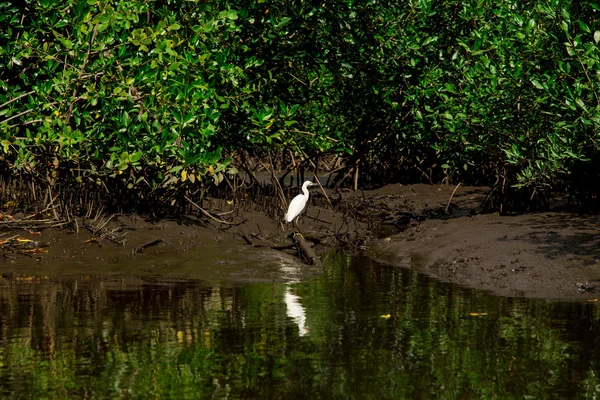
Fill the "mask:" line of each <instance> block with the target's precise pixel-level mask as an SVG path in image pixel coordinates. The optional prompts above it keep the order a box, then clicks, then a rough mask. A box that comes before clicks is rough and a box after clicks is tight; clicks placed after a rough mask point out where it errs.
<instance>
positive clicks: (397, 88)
mask: <svg viewBox="0 0 600 400" xmlns="http://www.w3.org/2000/svg"><path fill="white" fill-rule="evenodd" d="M17 4H19V5H17ZM599 10H600V7H598V6H596V5H595V4H593V3H592V2H587V1H583V2H573V1H567V0H539V1H530V2H525V3H524V2H518V1H509V0H471V1H466V2H450V1H433V0H403V1H399V2H389V3H388V2H356V1H353V0H337V1H327V0H321V1H312V0H304V1H300V0H297V1H275V2H265V1H261V0H259V1H247V0H223V1H220V2H204V1H179V0H164V1H152V2H146V1H137V0H125V1H108V0H87V1H81V0H67V1H59V0H38V1H31V0H30V1H25V2H19V3H16V2H7V1H3V2H0V27H1V28H0V142H1V144H2V146H1V147H0V152H1V154H2V157H3V160H4V165H5V167H7V168H9V169H10V170H12V171H15V170H16V171H19V172H20V173H24V174H29V173H31V174H32V175H36V174H37V175H38V176H39V173H40V172H41V171H46V172H48V173H45V174H42V176H44V179H45V178H46V177H48V178H49V179H53V178H54V179H55V178H56V171H57V170H61V171H63V172H64V173H66V174H67V175H68V174H70V175H69V176H72V177H76V178H77V179H78V180H91V181H94V182H102V183H103V184H106V182H110V181H111V178H112V181H113V182H117V181H118V182H121V183H122V184H124V185H126V186H128V187H129V188H134V187H135V188H138V189H139V188H142V187H145V188H147V189H150V190H154V189H155V188H157V187H182V186H181V184H182V183H183V187H184V188H185V187H186V185H194V184H197V180H200V179H201V178H204V177H208V178H210V177H212V178H213V179H214V180H215V181H216V182H219V181H221V180H222V179H223V173H224V172H226V171H228V170H229V172H234V171H233V170H232V167H231V165H230V161H229V159H230V158H229V157H230V156H231V155H232V154H234V152H235V151H236V150H240V149H243V150H246V151H248V152H249V153H250V154H255V155H260V154H265V153H266V152H272V153H274V154H279V155H287V154H290V152H291V153H292V154H294V155H296V156H300V157H301V158H309V157H315V156H316V155H319V154H323V153H333V154H338V155H342V156H344V157H345V158H346V160H347V166H348V168H353V167H354V166H360V169H359V170H360V171H361V172H363V173H364V175H363V176H368V177H370V178H372V179H382V178H383V179H393V180H398V179H404V180H418V179H421V180H422V179H425V180H430V181H432V182H439V181H441V180H442V179H444V178H445V177H448V178H449V179H450V180H452V181H454V182H458V181H470V182H474V183H486V184H494V182H496V184H497V186H501V187H502V189H503V191H504V189H505V188H506V187H509V186H513V187H522V188H524V189H527V190H526V191H527V193H528V194H531V193H532V190H539V189H544V188H550V187H556V186H557V185H563V184H566V185H571V187H572V188H576V187H580V188H581V187H582V184H585V185H589V184H590V183H594V182H596V181H600V180H598V173H597V172H596V171H597V170H596V169H595V168H594V167H595V166H596V165H597V164H598V161H599V159H598V150H597V139H598V132H599V130H598V125H599V124H600V103H599V99H598V96H599V94H598V84H599V82H598V75H597V71H598V69H599V68H600V51H599V49H598V45H597V44H598V42H599V41H600V24H599V23H598V13H599ZM53 171H54V172H53ZM65 171H66V172H65ZM34 172H35V173H34ZM63 175H64V174H63ZM582 178H583V179H582ZM109 185H110V184H109ZM585 185H584V186H585ZM596 187H597V185H596ZM594 190H595V189H594Z"/></svg>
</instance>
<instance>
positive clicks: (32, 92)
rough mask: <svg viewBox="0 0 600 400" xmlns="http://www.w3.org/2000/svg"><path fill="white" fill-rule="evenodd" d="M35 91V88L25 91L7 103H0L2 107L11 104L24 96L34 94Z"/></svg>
mask: <svg viewBox="0 0 600 400" xmlns="http://www.w3.org/2000/svg"><path fill="white" fill-rule="evenodd" d="M34 93H35V90H32V91H31V92H27V93H23V94H22V95H19V96H17V97H15V98H14V99H12V100H9V101H7V102H6V103H3V104H0V108H2V107H5V106H7V105H9V104H10V103H12V102H13V101H17V100H19V99H21V98H23V97H25V96H28V95H30V94H34Z"/></svg>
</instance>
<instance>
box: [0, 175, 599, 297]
mask: <svg viewBox="0 0 600 400" xmlns="http://www.w3.org/2000/svg"><path fill="white" fill-rule="evenodd" d="M487 191H488V189H487V188H479V187H462V186H461V187H459V188H456V187H455V186H448V185H441V186H431V185H410V186H403V185H389V186H385V187H383V188H380V189H377V190H372V191H357V192H351V191H343V192H340V191H331V192H328V198H326V197H325V196H324V195H321V194H319V193H318V192H316V193H315V192H313V196H311V204H310V205H309V207H308V209H307V212H306V215H304V216H303V217H302V218H301V219H300V222H299V229H300V231H301V232H302V234H303V236H304V238H306V240H308V241H310V242H312V243H314V244H315V247H314V250H315V251H316V253H317V254H318V255H319V256H320V257H322V258H324V257H327V256H328V254H331V251H332V250H334V249H335V248H336V247H339V246H344V247H346V250H347V251H350V252H360V253H366V254H367V255H368V256H369V257H370V258H372V259H374V260H376V261H379V262H382V263H385V264H388V265H390V266H395V267H404V268H412V269H415V270H417V271H419V272H422V273H425V274H427V275H430V276H433V277H436V278H439V279H441V280H444V281H449V282H453V283H455V284H458V285H461V286H469V287H473V288H479V289H484V290H488V291H491V292H494V293H496V294H500V295H505V296H525V297H538V298H552V299H555V298H560V299H569V300H576V301H594V300H595V299H596V297H600V269H599V268H600V247H599V245H600V235H599V234H598V232H599V228H600V216H598V215H593V214H591V215H587V214H578V213H574V212H558V211H553V212H546V213H530V214H521V215H516V216H501V215H498V214H483V213H480V211H481V205H482V203H483V202H484V201H485V197H486V194H487ZM332 203H333V204H332ZM206 207H207V208H208V209H210V210H211V212H214V213H215V215H217V214H219V215H227V216H228V220H229V221H232V224H231V225H224V224H220V223H218V222H216V221H214V220H210V219H200V218H187V217H186V218H182V219H177V220H150V219H146V218H143V217H141V216H128V215H116V216H114V217H113V218H111V220H110V221H109V222H107V224H106V229H107V230H110V231H114V232H118V239H119V240H114V241H111V240H107V239H106V238H102V239H100V240H95V239H98V238H94V234H93V233H92V232H90V231H89V230H85V229H82V228H81V229H79V232H78V233H76V232H74V229H72V228H62V229H61V228H47V229H40V230H37V231H36V230H28V229H18V230H12V231H6V230H5V231H4V232H2V236H1V237H0V241H1V240H2V238H7V237H14V236H15V235H18V236H19V238H21V239H25V240H33V241H36V242H40V243H44V246H43V250H40V251H39V252H33V253H29V254H26V253H19V252H15V251H11V250H10V249H7V248H3V249H2V250H3V254H2V257H1V258H0V274H1V275H2V277H3V278H4V279H11V278H15V277H16V278H18V277H25V278H27V277H36V279H39V278H41V279H44V278H45V277H57V276H71V275H93V276H98V275H107V276H111V277H120V276H123V277H131V276H136V277H140V276H143V277H146V278H147V279H152V278H153V277H160V278H172V279H199V280H206V281H213V282H222V283H232V284H237V283H245V282H272V281H276V282H293V281H301V280H304V279H307V278H309V277H311V276H314V275H315V274H319V273H321V271H322V268H321V266H319V265H318V264H316V265H307V264H306V263H305V262H303V261H302V259H301V257H299V254H298V253H297V251H296V250H295V249H294V248H293V246H291V245H292V239H291V238H290V237H289V235H290V233H291V230H292V227H291V226H284V225H283V224H281V223H280V219H279V218H278V217H277V215H275V214H276V213H273V211H272V210H271V212H265V210H263V209H262V205H261V203H260V202H251V201H248V204H245V205H243V206H241V207H240V206H238V207H236V208H233V206H232V207H228V202H223V201H216V202H215V203H214V204H208V206H206ZM84 223H85V221H80V225H81V226H84ZM11 235H12V236H11Z"/></svg>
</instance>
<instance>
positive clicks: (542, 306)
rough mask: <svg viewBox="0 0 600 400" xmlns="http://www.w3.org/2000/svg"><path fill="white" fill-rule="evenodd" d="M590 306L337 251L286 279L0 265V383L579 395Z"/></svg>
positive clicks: (591, 371) (593, 360)
mask: <svg viewBox="0 0 600 400" xmlns="http://www.w3.org/2000/svg"><path fill="white" fill-rule="evenodd" d="M598 317H599V312H598V307H597V306H595V305H594V304H585V303H581V304H578V303H560V302H549V301H540V300H525V299H514V298H501V297H494V296H490V295H488V294H485V293H482V292H477V291H473V290H467V289H463V288H459V287H456V286H453V285H449V284H444V283H439V282H436V281H433V280H431V279H428V278H426V277H423V276H421V275H418V274H416V273H414V272H411V271H406V270H401V269H394V268H389V267H384V266H379V265H376V264H374V263H371V262H370V261H368V260H364V259H354V260H352V259H350V258H348V257H346V256H345V255H343V254H337V255H331V256H330V257H329V259H328V260H327V261H326V263H325V268H324V273H323V275H322V276H319V277H316V278H314V279H312V280H310V281H307V282H299V283H291V284H279V283H277V284H252V285H247V286H240V287H229V286H227V285H218V284H211V283H206V282H177V281H148V280H143V279H139V278H128V279H122V280H115V279H108V278H84V277H82V278H70V279H61V280H47V279H16V278H13V279H1V280H0V395H1V396H3V397H23V398H74V397H86V398H116V397H119V398H123V397H124V398H149V397H156V398H214V397H217V398H224V397H230V398H238V397H243V398H286V399H287V398H344V399H347V398H377V399H381V398H423V399H429V398H461V399H468V398H474V399H475V398H477V399H478V398H543V399H547V398H585V397H594V396H595V395H598V394H599V393H600V380H599V379H598V374H599V371H600V370H599V368H598V365H597V360H598V353H599V351H598V350H599V348H600V339H599V338H600V335H598V329H599V324H598Z"/></svg>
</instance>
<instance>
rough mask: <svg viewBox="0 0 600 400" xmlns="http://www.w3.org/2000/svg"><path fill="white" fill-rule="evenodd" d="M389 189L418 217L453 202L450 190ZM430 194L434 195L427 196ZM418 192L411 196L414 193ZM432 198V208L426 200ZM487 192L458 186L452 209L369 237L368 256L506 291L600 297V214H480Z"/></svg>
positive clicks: (458, 281)
mask: <svg viewBox="0 0 600 400" xmlns="http://www.w3.org/2000/svg"><path fill="white" fill-rule="evenodd" d="M420 189H421V190H422V192H421V193H419V191H418V190H415V191H414V192H412V191H411V190H410V188H409V191H407V189H406V188H396V189H395V193H394V190H392V189H391V188H386V189H385V190H386V192H387V196H389V197H388V200H391V201H394V202H396V203H398V202H401V201H405V202H406V203H405V204H406V205H407V206H408V208H410V209H411V210H412V212H413V213H414V215H420V214H421V215H422V214H427V213H434V212H435V210H439V209H441V208H444V209H445V207H446V206H447V202H448V198H447V197H446V198H445V196H444V195H442V193H444V194H445V195H448V194H449V192H451V190H452V188H448V187H440V188H435V187H430V188H423V187H421V188H420ZM427 191H429V193H430V195H429V196H427V195H425V192H427ZM411 192H412V194H411ZM424 195H425V198H426V199H427V206H425V204H426V203H425V202H424V201H425V200H424V198H423V196H424ZM484 197H485V191H483V190H482V189H479V188H459V189H458V190H457V192H456V193H455V195H454V197H453V200H452V205H451V206H450V207H451V208H452V209H453V214H451V215H450V214H449V215H448V216H447V217H444V216H443V215H441V214H438V215H437V216H435V217H433V218H431V219H424V220H421V221H415V220H414V219H413V221H411V222H410V223H409V224H408V227H407V229H406V230H404V231H403V232H400V233H397V234H392V235H389V236H387V237H385V238H381V239H378V240H374V241H371V242H370V243H369V245H368V250H367V254H368V255H369V256H370V257H371V258H373V259H376V260H378V261H381V262H384V263H387V264H391V265H395V266H402V267H407V268H413V269H415V270H417V271H419V272H423V273H425V274H428V275H431V276H434V277H437V278H439V279H442V280H444V281H450V282H453V283H456V284H458V285H463V286H469V287H474V288H479V289H484V290H488V291H491V292H494V293H497V294H500V295H506V296H526V297H540V298H551V299H571V300H593V299H595V298H596V297H600V234H599V233H600V216H598V215H584V214H577V213H573V212H547V213H535V214H524V215H518V216H500V215H498V214H483V215H478V214H476V213H477V211H478V207H479V204H480V202H481V201H482V199H483V198H484Z"/></svg>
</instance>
